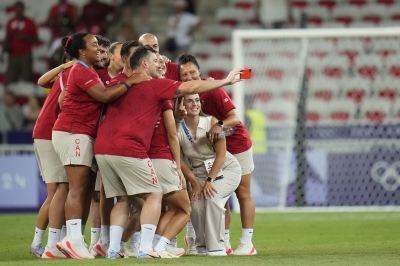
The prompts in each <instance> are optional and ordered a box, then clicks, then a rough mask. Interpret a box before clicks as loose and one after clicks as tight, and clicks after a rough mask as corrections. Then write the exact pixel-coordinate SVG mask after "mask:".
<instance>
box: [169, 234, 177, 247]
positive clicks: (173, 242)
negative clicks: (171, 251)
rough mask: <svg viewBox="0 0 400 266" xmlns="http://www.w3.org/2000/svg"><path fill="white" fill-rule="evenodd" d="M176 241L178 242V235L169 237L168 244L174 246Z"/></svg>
mask: <svg viewBox="0 0 400 266" xmlns="http://www.w3.org/2000/svg"><path fill="white" fill-rule="evenodd" d="M177 242H178V236H175V237H174V238H172V239H171V242H170V243H169V244H170V245H171V246H173V247H176V243H177Z"/></svg>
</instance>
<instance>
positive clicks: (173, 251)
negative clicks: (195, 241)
mask: <svg viewBox="0 0 400 266" xmlns="http://www.w3.org/2000/svg"><path fill="white" fill-rule="evenodd" d="M165 251H166V252H168V253H170V254H172V255H175V256H178V257H181V256H182V255H183V254H185V250H184V249H183V248H177V247H174V246H173V245H167V247H166V248H165Z"/></svg>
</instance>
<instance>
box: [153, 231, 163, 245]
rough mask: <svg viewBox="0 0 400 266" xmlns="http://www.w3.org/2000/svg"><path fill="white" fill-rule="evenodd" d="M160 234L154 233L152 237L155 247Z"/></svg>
mask: <svg viewBox="0 0 400 266" xmlns="http://www.w3.org/2000/svg"><path fill="white" fill-rule="evenodd" d="M160 238H161V236H160V235H157V234H154V238H153V247H155V246H156V245H157V243H158V241H159V240H160Z"/></svg>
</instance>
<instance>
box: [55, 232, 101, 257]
mask: <svg viewBox="0 0 400 266" xmlns="http://www.w3.org/2000/svg"><path fill="white" fill-rule="evenodd" d="M62 244H63V248H67V250H68V252H69V253H70V254H71V255H72V256H73V257H74V258H75V259H78V260H85V259H94V256H93V255H92V254H90V252H89V250H88V248H87V246H86V243H85V240H84V239H83V237H80V238H79V239H77V240H72V239H70V238H67V240H66V241H65V246H64V243H62Z"/></svg>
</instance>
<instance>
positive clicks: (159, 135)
mask: <svg viewBox="0 0 400 266" xmlns="http://www.w3.org/2000/svg"><path fill="white" fill-rule="evenodd" d="M172 109H173V107H172V103H171V101H170V100H167V101H164V104H163V106H162V108H161V119H160V124H159V125H158V127H157V128H155V129H154V133H153V137H152V138H151V144H150V150H149V152H148V155H149V158H150V159H167V160H174V157H173V156H172V153H171V149H170V147H169V142H168V134H167V129H166V128H165V124H164V116H163V114H164V112H165V111H168V110H172Z"/></svg>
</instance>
